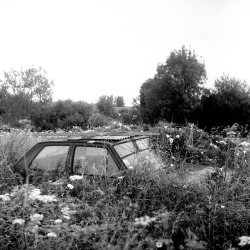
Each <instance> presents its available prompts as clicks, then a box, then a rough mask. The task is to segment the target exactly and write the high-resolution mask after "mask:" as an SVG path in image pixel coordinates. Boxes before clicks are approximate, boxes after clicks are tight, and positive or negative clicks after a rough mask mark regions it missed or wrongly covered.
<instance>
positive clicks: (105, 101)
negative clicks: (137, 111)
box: [96, 95, 115, 117]
mask: <svg viewBox="0 0 250 250" xmlns="http://www.w3.org/2000/svg"><path fill="white" fill-rule="evenodd" d="M113 99H114V98H113V96H112V95H111V96H107V95H102V96H100V97H99V100H98V102H97V103H96V106H97V108H98V109H99V112H100V114H102V115H105V116H110V117H112V116H114V114H115V111H114V105H113V103H114V101H113Z"/></svg>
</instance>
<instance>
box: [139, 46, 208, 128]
mask: <svg viewBox="0 0 250 250" xmlns="http://www.w3.org/2000/svg"><path fill="white" fill-rule="evenodd" d="M205 81H206V70H205V65H204V63H202V62H200V61H199V60H198V56H197V55H196V54H195V52H194V51H191V49H189V50H188V49H186V48H185V47H184V46H183V47H182V48H181V49H180V50H178V51H177V50H174V51H172V52H171V53H170V56H169V57H168V58H167V60H166V63H165V64H160V65H158V67H157V73H156V75H155V76H154V78H152V79H148V80H146V81H145V82H144V83H143V84H142V86H141V89H140V105H141V117H142V119H143V121H144V122H148V123H154V122H156V121H158V120H160V119H165V120H168V121H174V122H176V123H183V122H184V121H185V120H190V119H192V115H193V111H194V110H195V108H196V107H197V105H199V103H200V98H201V93H202V90H203V88H202V85H203V83H205Z"/></svg>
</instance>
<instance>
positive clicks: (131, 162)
mask: <svg viewBox="0 0 250 250" xmlns="http://www.w3.org/2000/svg"><path fill="white" fill-rule="evenodd" d="M139 164H150V165H151V166H154V167H155V168H156V169H159V168H160V167H161V166H162V163H161V161H160V160H159V158H158V157H157V155H156V154H155V153H154V152H153V151H152V150H150V137H149V136H140V135H126V134H124V135H115V134H114V135H112V134H109V135H96V136H90V137H88V138H86V137H73V138H70V137H69V138H68V139H63V140H51V141H44V142H39V143H37V144H36V145H34V146H33V147H32V148H31V149H30V150H29V151H28V152H27V153H26V154H25V155H24V156H23V157H22V158H21V159H20V160H19V161H17V162H16V163H15V165H14V171H15V172H18V173H20V174H21V175H23V176H27V173H28V175H30V174H34V173H35V172H36V171H38V172H40V173H41V172H42V171H51V170H55V169H60V170H61V171H68V173H69V174H84V175H85V174H86V175H105V176H112V175H115V174H116V173H118V172H120V171H123V170H127V169H130V168H133V167H134V166H138V165H139Z"/></svg>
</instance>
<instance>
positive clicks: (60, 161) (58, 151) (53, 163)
mask: <svg viewBox="0 0 250 250" xmlns="http://www.w3.org/2000/svg"><path fill="white" fill-rule="evenodd" d="M68 151H69V146H46V147H44V148H43V149H42V150H41V151H40V152H39V153H38V155H37V156H36V157H35V158H34V160H33V161H32V163H31V165H30V168H31V169H40V170H54V169H58V168H60V169H61V168H63V169H64V168H65V164H66V159H67V155H68Z"/></svg>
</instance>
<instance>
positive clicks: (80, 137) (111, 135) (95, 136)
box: [44, 131, 158, 144]
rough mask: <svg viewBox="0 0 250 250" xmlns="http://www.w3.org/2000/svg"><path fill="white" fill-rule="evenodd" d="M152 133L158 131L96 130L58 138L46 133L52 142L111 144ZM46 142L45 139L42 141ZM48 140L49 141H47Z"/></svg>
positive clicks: (147, 135)
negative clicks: (102, 131) (99, 131)
mask: <svg viewBox="0 0 250 250" xmlns="http://www.w3.org/2000/svg"><path fill="white" fill-rule="evenodd" d="M152 135H158V133H144V132H140V133H135V132H105V133H97V132H92V131H91V132H90V133H78V134H74V135H73V134H70V133H68V134H67V133H66V134H64V135H60V136H59V139H57V140H55V137H57V136H58V134H57V133H53V134H52V133H50V134H49V135H47V136H48V137H49V138H53V137H54V138H53V140H51V141H53V142H59V141H60V142H69V141H74V142H87V143H90V142H93V143H97V142H101V143H103V142H104V141H105V142H110V143H111V144H116V143H121V142H126V141H130V140H137V139H143V138H148V137H149V136H152ZM44 142H46V141H44ZM47 142H49V141H47Z"/></svg>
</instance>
